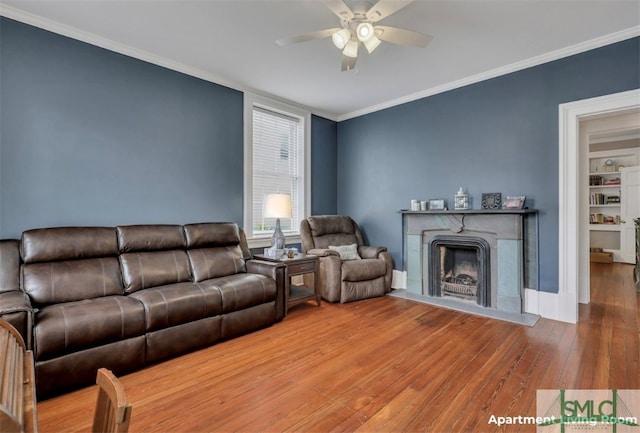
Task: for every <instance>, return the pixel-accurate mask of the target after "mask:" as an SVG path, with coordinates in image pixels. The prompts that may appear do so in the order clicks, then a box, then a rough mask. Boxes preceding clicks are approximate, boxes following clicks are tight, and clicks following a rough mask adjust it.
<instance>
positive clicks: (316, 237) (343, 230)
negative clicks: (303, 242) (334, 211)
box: [307, 215, 363, 248]
mask: <svg viewBox="0 0 640 433" xmlns="http://www.w3.org/2000/svg"><path fill="white" fill-rule="evenodd" d="M307 221H308V223H309V228H310V229H311V237H312V238H313V243H314V248H329V245H351V244H356V245H358V246H359V245H362V244H363V242H362V237H361V234H360V231H359V230H357V228H356V226H355V223H354V222H353V220H352V219H351V218H350V217H348V216H344V215H320V216H311V217H309V218H307Z"/></svg>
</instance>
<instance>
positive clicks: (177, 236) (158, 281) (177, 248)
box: [116, 224, 192, 293]
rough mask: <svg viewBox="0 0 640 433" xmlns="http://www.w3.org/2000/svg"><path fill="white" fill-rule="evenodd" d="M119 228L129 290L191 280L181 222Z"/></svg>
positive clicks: (122, 261) (119, 243)
mask: <svg viewBox="0 0 640 433" xmlns="http://www.w3.org/2000/svg"><path fill="white" fill-rule="evenodd" d="M116 231H117V233H118V248H119V251H120V265H121V266H122V278H123V280H124V289H125V292H126V293H133V292H136V291H138V290H143V289H147V288H149V287H157V286H164V285H167V284H174V283H183V282H186V281H191V279H192V277H191V270H190V266H189V259H188V258H187V254H186V252H185V246H186V243H185V238H184V232H183V231H182V226H179V225H161V224H157V225H135V226H118V227H116Z"/></svg>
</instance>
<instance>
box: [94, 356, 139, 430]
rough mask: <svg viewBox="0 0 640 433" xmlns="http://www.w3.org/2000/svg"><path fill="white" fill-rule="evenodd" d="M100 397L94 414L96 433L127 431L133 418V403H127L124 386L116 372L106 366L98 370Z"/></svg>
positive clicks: (97, 381)
mask: <svg viewBox="0 0 640 433" xmlns="http://www.w3.org/2000/svg"><path fill="white" fill-rule="evenodd" d="M96 383H97V384H98V399H97V401H96V411H95V413H94V416H93V428H92V430H91V431H92V432H94V433H126V432H127V431H128V430H129V421H130V420H131V409H132V408H131V405H130V404H129V403H127V398H126V396H125V393H124V388H123V387H122V384H121V383H120V381H119V380H118V378H117V377H115V376H114V374H113V373H112V372H111V371H110V370H107V369H106V368H101V369H99V370H98V375H97V377H96Z"/></svg>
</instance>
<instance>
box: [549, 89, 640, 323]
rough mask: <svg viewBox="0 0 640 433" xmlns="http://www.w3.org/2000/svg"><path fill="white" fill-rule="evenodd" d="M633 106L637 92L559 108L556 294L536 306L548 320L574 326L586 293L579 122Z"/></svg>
mask: <svg viewBox="0 0 640 433" xmlns="http://www.w3.org/2000/svg"><path fill="white" fill-rule="evenodd" d="M637 107H640V89H635V90H630V91H627V92H621V93H615V94H612V95H605V96H599V97H596V98H590V99H584V100H580V101H574V102H569V103H565V104H560V105H559V108H558V109H559V164H558V169H559V173H558V183H559V186H558V189H559V190H558V222H559V224H558V294H557V296H554V297H545V300H546V302H547V305H544V306H543V305H540V310H541V312H542V311H547V312H548V314H552V315H553V316H555V317H551V318H555V319H557V320H561V321H564V322H569V323H577V322H578V299H579V294H580V292H581V291H582V292H585V291H587V292H586V296H588V288H589V286H588V283H589V255H588V254H587V252H588V245H589V236H588V226H587V222H588V219H587V220H585V218H587V216H586V215H583V214H584V210H583V209H582V206H581V200H580V191H581V189H580V183H579V182H580V179H581V171H580V168H581V160H582V159H581V157H583V156H584V155H583V153H582V152H588V149H581V147H583V146H580V120H584V119H585V118H587V117H595V116H601V115H610V114H613V113H616V112H622V111H625V110H629V109H634V108H637ZM583 296H585V295H583ZM540 301H541V302H542V298H541V299H540ZM543 315H545V314H543ZM547 317H548V316H547Z"/></svg>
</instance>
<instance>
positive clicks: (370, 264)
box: [300, 215, 393, 303]
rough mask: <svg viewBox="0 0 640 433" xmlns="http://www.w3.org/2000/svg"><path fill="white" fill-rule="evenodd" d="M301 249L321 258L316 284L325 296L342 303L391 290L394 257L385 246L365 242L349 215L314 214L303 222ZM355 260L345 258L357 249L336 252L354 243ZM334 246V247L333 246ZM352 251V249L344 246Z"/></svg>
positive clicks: (381, 294) (331, 300)
mask: <svg viewBox="0 0 640 433" xmlns="http://www.w3.org/2000/svg"><path fill="white" fill-rule="evenodd" d="M300 235H301V236H302V252H304V253H306V254H313V255H317V256H319V257H320V272H319V275H317V277H316V278H317V281H316V282H315V284H317V285H319V287H320V289H321V293H322V297H323V298H324V299H326V300H327V301H329V302H337V301H340V302H341V303H345V302H351V301H357V300H360V299H366V298H372V297H376V296H383V295H384V294H385V293H387V292H389V291H390V290H391V275H392V272H393V260H392V258H391V254H389V253H388V252H387V249H386V247H374V246H367V245H364V240H363V237H362V232H361V231H360V228H359V227H358V225H357V224H356V223H355V221H353V220H352V219H351V218H350V217H348V216H343V215H321V216H311V217H309V218H307V219H305V220H302V221H301V222H300ZM354 244H355V248H353V249H354V250H357V253H358V254H357V256H359V258H358V257H357V256H353V257H354V259H351V260H349V259H347V260H343V258H346V257H347V256H348V255H349V253H353V252H354V251H346V252H345V251H343V258H341V254H340V253H339V252H338V251H336V250H339V249H341V248H335V247H345V246H350V245H351V246H352V245H354ZM330 247H331V248H330ZM342 249H346V250H349V248H348V247H347V248H342Z"/></svg>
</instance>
